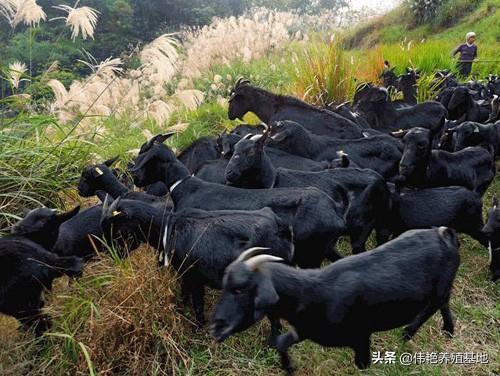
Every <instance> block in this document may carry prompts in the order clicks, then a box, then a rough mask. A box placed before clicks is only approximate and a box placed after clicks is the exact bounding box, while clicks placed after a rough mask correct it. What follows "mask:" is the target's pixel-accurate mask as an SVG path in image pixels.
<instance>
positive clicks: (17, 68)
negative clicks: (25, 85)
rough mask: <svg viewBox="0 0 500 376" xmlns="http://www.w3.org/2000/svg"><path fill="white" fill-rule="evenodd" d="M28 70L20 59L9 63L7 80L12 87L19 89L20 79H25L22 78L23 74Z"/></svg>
mask: <svg viewBox="0 0 500 376" xmlns="http://www.w3.org/2000/svg"><path fill="white" fill-rule="evenodd" d="M27 70H28V67H27V66H26V64H24V63H21V62H20V61H15V62H13V63H12V64H9V77H7V78H8V80H9V82H10V84H11V85H12V87H13V88H14V89H16V90H17V89H19V85H20V84H21V82H22V81H26V79H23V78H22V77H23V75H24V74H25V73H26V71H27Z"/></svg>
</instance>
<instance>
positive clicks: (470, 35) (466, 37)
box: [465, 31, 476, 41]
mask: <svg viewBox="0 0 500 376" xmlns="http://www.w3.org/2000/svg"><path fill="white" fill-rule="evenodd" d="M475 36H476V33H475V32H473V31H469V32H468V33H467V34H465V41H468V40H469V38H470V37H475Z"/></svg>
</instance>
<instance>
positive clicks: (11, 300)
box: [0, 235, 82, 336]
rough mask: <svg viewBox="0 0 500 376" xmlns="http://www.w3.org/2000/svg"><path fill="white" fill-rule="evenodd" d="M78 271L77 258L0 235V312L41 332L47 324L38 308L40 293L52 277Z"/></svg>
mask: <svg viewBox="0 0 500 376" xmlns="http://www.w3.org/2000/svg"><path fill="white" fill-rule="evenodd" d="M81 270H82V260H81V259H79V258H76V257H59V256H57V255H55V254H54V253H51V252H48V251H47V250H46V249H45V248H43V247H42V246H41V245H39V244H37V243H34V242H33V241H31V240H29V239H26V238H24V237H22V236H17V235H12V236H7V237H5V238H0V312H1V313H3V314H6V315H9V316H12V317H15V318H16V319H18V320H19V321H20V322H21V324H22V326H23V328H24V329H30V328H32V327H33V330H34V333H35V335H36V336H40V335H42V334H43V332H45V331H46V330H47V329H48V328H49V327H50V319H49V317H48V316H46V315H45V314H43V313H42V311H41V309H42V308H43V305H44V302H43V300H42V292H43V291H44V290H50V289H51V288H52V282H53V281H54V279H56V278H58V277H60V276H62V275H63V274H66V275H68V276H77V275H79V274H80V273H81Z"/></svg>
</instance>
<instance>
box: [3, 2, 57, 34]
mask: <svg viewBox="0 0 500 376" xmlns="http://www.w3.org/2000/svg"><path fill="white" fill-rule="evenodd" d="M0 15H2V16H4V17H5V18H6V19H7V21H8V22H9V24H10V25H11V27H12V28H15V27H16V26H17V25H19V24H21V23H23V24H25V25H29V26H35V25H37V24H39V23H40V22H41V21H44V20H45V19H46V18H47V15H46V14H45V12H44V11H43V9H42V7H41V6H39V5H38V4H37V3H36V1H35V0H0Z"/></svg>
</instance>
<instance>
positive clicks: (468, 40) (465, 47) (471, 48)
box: [452, 31, 477, 77]
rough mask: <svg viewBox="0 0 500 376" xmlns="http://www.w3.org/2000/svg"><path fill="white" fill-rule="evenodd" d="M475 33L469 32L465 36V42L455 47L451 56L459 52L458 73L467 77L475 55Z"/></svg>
mask: <svg viewBox="0 0 500 376" xmlns="http://www.w3.org/2000/svg"><path fill="white" fill-rule="evenodd" d="M475 43H476V33H474V32H472V31H471V32H469V33H467V35H466V36H465V43H462V44H461V45H460V46H458V47H457V48H455V50H454V51H453V54H452V57H455V55H456V54H457V53H460V57H459V59H458V64H457V68H458V71H459V72H460V74H461V75H462V76H464V77H467V76H468V75H469V74H470V72H471V70H472V61H473V60H474V59H475V58H476V57H477V46H476V44H475Z"/></svg>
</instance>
